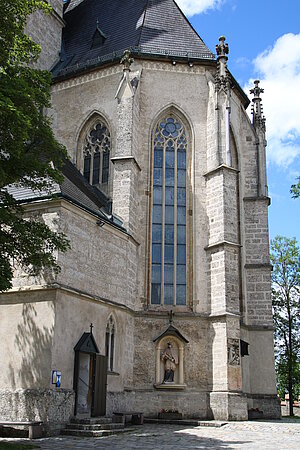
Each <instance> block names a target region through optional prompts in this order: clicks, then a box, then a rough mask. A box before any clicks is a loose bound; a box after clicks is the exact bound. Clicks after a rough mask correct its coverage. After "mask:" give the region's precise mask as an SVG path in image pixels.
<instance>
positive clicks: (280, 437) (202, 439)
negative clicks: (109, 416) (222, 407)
mask: <svg viewBox="0 0 300 450" xmlns="http://www.w3.org/2000/svg"><path fill="white" fill-rule="evenodd" d="M3 441H5V439H0V442H3ZM7 441H8V440H7ZM15 441H16V440H15ZM18 442H24V443H25V442H26V443H32V444H36V445H38V446H40V449H41V450H79V449H80V450H95V449H99V450H101V449H110V450H132V449H141V450H150V449H151V450H158V449H159V450H178V449H180V450H181V449H210V448H215V449H227V450H230V449H247V450H248V449H249V450H252V449H255V450H257V449H264V450H274V449H280V450H284V449H300V421H298V422H297V421H296V420H294V421H293V420H282V421H253V422H231V423H228V424H226V425H224V426H222V427H220V428H213V427H187V426H185V427H182V426H178V425H147V424H146V425H143V426H141V427H138V428H135V430H134V431H131V432H128V433H124V434H120V435H116V436H108V437H102V438H83V439H80V438H72V437H63V436H61V437H52V438H44V439H38V440H35V441H29V440H28V439H26V440H21V439H18Z"/></svg>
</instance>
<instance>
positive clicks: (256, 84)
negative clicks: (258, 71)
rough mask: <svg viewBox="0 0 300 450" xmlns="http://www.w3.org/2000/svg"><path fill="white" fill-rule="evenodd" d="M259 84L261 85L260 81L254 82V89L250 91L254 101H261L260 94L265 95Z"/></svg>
mask: <svg viewBox="0 0 300 450" xmlns="http://www.w3.org/2000/svg"><path fill="white" fill-rule="evenodd" d="M259 83H260V81H259V80H254V88H253V89H250V94H254V97H253V101H254V100H256V99H257V100H261V99H260V94H263V93H264V89H262V88H260V87H259Z"/></svg>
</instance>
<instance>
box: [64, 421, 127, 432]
mask: <svg viewBox="0 0 300 450" xmlns="http://www.w3.org/2000/svg"><path fill="white" fill-rule="evenodd" d="M121 428H124V425H123V424H121V423H100V424H95V423H94V424H83V423H68V424H67V425H66V429H67V430H87V431H99V430H117V429H121Z"/></svg>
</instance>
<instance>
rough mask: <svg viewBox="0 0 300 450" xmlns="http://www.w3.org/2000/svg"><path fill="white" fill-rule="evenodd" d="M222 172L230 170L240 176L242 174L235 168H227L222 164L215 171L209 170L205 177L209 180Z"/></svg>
mask: <svg viewBox="0 0 300 450" xmlns="http://www.w3.org/2000/svg"><path fill="white" fill-rule="evenodd" d="M221 170H228V171H229V172H233V173H236V174H238V173H239V172H240V171H239V170H237V169H235V168H234V167H230V166H227V165H226V164H221V165H220V166H218V167H216V168H215V169H212V170H209V171H208V172H206V173H205V174H204V175H203V176H204V177H205V178H207V177H209V176H210V175H215V174H216V173H218V172H220V171H221Z"/></svg>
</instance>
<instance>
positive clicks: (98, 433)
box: [61, 428, 134, 437]
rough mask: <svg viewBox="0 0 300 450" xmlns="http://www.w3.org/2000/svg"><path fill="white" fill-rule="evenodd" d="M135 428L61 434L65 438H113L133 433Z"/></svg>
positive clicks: (63, 431) (64, 432) (69, 431)
mask: <svg viewBox="0 0 300 450" xmlns="http://www.w3.org/2000/svg"><path fill="white" fill-rule="evenodd" d="M133 430H134V429H133V428H120V429H117V430H99V431H91V430H75V429H74V430H67V429H65V430H62V431H61V434H62V435H64V436H76V437H102V436H111V435H113V434H120V433H128V432H129V431H133Z"/></svg>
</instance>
